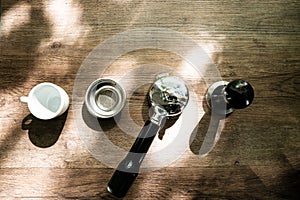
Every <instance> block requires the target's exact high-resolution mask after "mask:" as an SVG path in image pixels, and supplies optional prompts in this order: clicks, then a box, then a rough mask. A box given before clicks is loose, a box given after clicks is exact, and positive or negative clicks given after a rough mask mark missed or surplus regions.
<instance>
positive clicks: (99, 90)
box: [85, 78, 126, 118]
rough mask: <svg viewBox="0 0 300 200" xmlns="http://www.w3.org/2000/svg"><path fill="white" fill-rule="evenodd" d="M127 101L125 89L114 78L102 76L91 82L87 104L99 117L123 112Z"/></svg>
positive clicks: (90, 110) (89, 109)
mask: <svg viewBox="0 0 300 200" xmlns="http://www.w3.org/2000/svg"><path fill="white" fill-rule="evenodd" d="M125 103H126V91H125V89H124V88H123V87H122V86H121V85H120V84H119V83H117V82H116V81H115V80H113V79H109V78H100V79H97V80H95V81H94V82H93V83H91V84H90V86H89V87H88V89H87V91H86V95H85V105H86V107H87V110H88V111H89V113H90V114H92V115H93V116H95V117H98V118H111V117H114V116H116V115H117V114H119V113H120V112H121V110H122V109H123V107H124V106H125Z"/></svg>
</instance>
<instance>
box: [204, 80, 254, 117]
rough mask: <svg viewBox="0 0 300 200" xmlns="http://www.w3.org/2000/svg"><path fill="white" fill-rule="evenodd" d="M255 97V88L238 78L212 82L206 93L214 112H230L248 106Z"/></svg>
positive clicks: (208, 102)
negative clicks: (229, 80)
mask: <svg viewBox="0 0 300 200" xmlns="http://www.w3.org/2000/svg"><path fill="white" fill-rule="evenodd" d="M253 99H254V90H253V87H252V86H251V85H250V83H248V82H246V81H244V80H241V79H237V80H234V81H231V82H226V81H218V82H215V83H214V84H212V85H211V86H210V87H209V88H208V90H207V93H206V101H207V104H208V106H209V107H210V109H211V110H212V112H214V113H218V114H226V115H228V114H230V113H232V112H233V111H234V110H235V109H243V108H246V107H248V106H249V105H250V104H251V103H252V101H253Z"/></svg>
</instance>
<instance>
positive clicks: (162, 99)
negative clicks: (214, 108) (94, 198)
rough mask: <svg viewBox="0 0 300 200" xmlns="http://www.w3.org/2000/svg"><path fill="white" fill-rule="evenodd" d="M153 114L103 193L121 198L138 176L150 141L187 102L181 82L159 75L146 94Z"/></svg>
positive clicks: (165, 75)
mask: <svg viewBox="0 0 300 200" xmlns="http://www.w3.org/2000/svg"><path fill="white" fill-rule="evenodd" d="M149 100H150V103H151V106H152V108H153V111H154V114H153V115H152V116H151V117H150V119H149V120H147V121H146V122H145V124H144V127H143V128H142V130H141V131H140V133H139V135H138V137H137V138H136V140H135V142H134V144H133V145H132V147H131V149H130V151H129V153H128V154H127V156H126V157H125V158H124V159H123V160H122V161H121V162H120V164H119V165H118V167H117V169H116V171H115V172H114V174H113V176H112V177H111V179H110V181H109V183H108V186H107V190H108V191H109V192H110V193H112V194H113V195H114V196H116V197H119V198H120V197H124V196H125V195H126V193H127V191H128V190H129V188H130V187H131V185H132V184H133V182H134V180H135V179H136V177H137V176H138V173H139V169H140V166H141V164H142V161H143V159H144V158H145V156H146V154H147V152H148V149H149V148H150V146H151V144H152V141H153V139H154V138H155V136H156V134H157V133H158V132H159V130H160V129H161V128H162V127H163V126H164V122H165V120H166V119H167V118H168V117H175V116H179V115H180V114H181V113H182V111H183V109H184V108H185V106H186V105H187V103H188V100H189V91H188V88H187V86H186V84H185V82H184V81H183V80H182V79H180V78H179V77H176V76H169V75H168V74H161V75H159V76H158V77H157V80H156V81H155V83H154V84H153V85H152V87H151V88H150V91H149Z"/></svg>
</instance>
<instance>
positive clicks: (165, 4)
mask: <svg viewBox="0 0 300 200" xmlns="http://www.w3.org/2000/svg"><path fill="white" fill-rule="evenodd" d="M299 13H300V2H299V1H297V0H286V1H282V0H269V1H258V0H254V1H246V0H244V1H236V0H232V1H229V0H224V1H215V0H213V1H195V0H187V1H181V0H170V1H158V0H151V1H145V0H104V1H98V0H89V1H83V0H62V1H58V0H44V1H29V0H24V1H18V0H10V1H8V0H3V1H1V27H0V68H1V69H0V130H1V134H0V199H13V198H16V199H114V197H112V196H111V195H109V194H108V193H107V192H106V185H107V183H108V181H109V179H110V177H111V175H112V173H113V169H111V168H109V167H107V166H106V165H105V164H104V163H102V162H101V161H99V160H97V159H96V158H95V157H94V156H93V154H92V153H91V152H90V151H89V149H88V148H87V147H86V145H85V144H84V142H83V141H82V140H81V138H80V136H79V134H78V132H77V130H78V129H77V128H78V127H77V126H76V117H77V116H76V115H75V114H74V113H75V110H74V108H73V106H72V104H73V102H71V107H70V109H69V110H68V112H67V113H66V114H65V115H64V116H62V117H60V118H57V119H55V120H53V121H51V122H43V121H39V120H37V119H34V118H33V119H32V116H31V115H30V113H29V111H28V109H27V107H26V105H24V104H21V103H20V102H19V97H20V96H23V95H27V94H28V93H29V91H30V89H31V88H32V87H33V86H34V85H36V84H37V83H40V82H44V81H49V82H53V83H55V84H58V85H60V86H62V87H63V88H64V89H65V90H66V91H67V92H68V94H69V95H70V97H71V96H72V92H73V87H74V81H75V78H76V75H77V71H78V69H79V68H80V66H81V64H82V62H83V61H84V59H85V58H86V57H87V56H88V54H89V53H90V52H91V51H92V50H93V49H94V48H95V47H96V46H97V45H98V44H101V43H102V42H104V41H105V40H106V39H108V38H111V37H112V36H113V35H115V34H117V33H120V32H122V31H125V30H128V29H134V28H143V27H160V28H170V29H172V30H175V31H178V32H179V33H181V34H183V35H185V36H187V37H190V38H191V39H193V40H194V41H195V42H197V44H199V45H201V47H203V49H205V51H206V52H207V54H208V55H209V56H210V57H211V59H212V60H213V62H214V63H215V65H216V66H217V69H218V70H219V72H220V75H221V77H222V78H223V79H224V80H226V81H231V80H233V79H237V78H241V79H245V80H247V81H249V82H250V83H251V84H252V85H253V87H254V89H255V99H254V102H253V104H252V105H251V106H250V107H249V108H247V109H244V110H237V111H235V112H234V113H233V114H232V115H231V116H230V117H229V118H227V119H226V120H225V127H224V129H223V130H222V134H221V137H220V140H219V141H218V143H217V144H216V146H215V147H214V149H213V151H212V152H210V153H209V154H208V155H207V156H205V157H199V156H198V155H197V151H198V150H199V147H200V146H201V141H203V137H204V136H205V127H207V123H208V122H209V120H210V116H209V114H207V115H206V116H205V117H204V118H202V120H201V121H200V122H199V127H198V128H196V129H195V130H194V132H195V133H196V136H197V137H196V138H195V140H193V141H190V147H187V149H186V151H185V152H184V153H183V155H182V156H181V157H180V158H178V160H176V161H174V162H173V163H170V165H169V166H168V167H165V168H162V169H160V170H157V171H153V172H147V173H142V174H140V175H139V177H138V178H137V180H136V182H135V183H134V185H133V187H132V188H131V189H130V191H129V193H128V195H127V196H126V197H125V199H298V198H299V192H298V188H299V186H300V183H299V180H300V178H299V169H300V136H299V132H300V131H299V119H300V114H299V113H300V101H299V94H300V90H299V84H300V35H299V32H300V23H299V19H300V14H299ZM149 63H159V64H162V65H166V66H173V67H174V69H176V70H177V71H180V70H181V69H182V67H183V66H186V63H184V61H183V59H182V58H181V57H180V56H179V55H176V54H174V53H172V52H166V51H163V50H153V49H146V50H145V49H144V50H137V51H134V52H128V53H127V54H126V55H122V56H121V57H120V58H118V59H117V60H115V62H114V63H113V64H112V65H111V66H109V67H108V68H107V70H106V71H105V73H104V76H113V77H120V76H122V74H123V73H125V72H128V71H129V70H130V69H134V68H135V67H139V66H141V65H145V64H149ZM182 76H186V78H187V80H188V81H190V84H191V86H192V88H193V89H194V90H195V91H196V94H197V96H198V97H199V99H201V98H203V95H204V94H205V90H206V89H207V85H206V84H205V83H204V81H203V79H200V80H198V79H197V80H196V79H195V78H193V77H192V76H190V74H184V73H182ZM136 77H137V81H139V80H144V79H149V77H148V74H147V73H138V74H137V75H136ZM129 81H130V80H129ZM132 81H133V82H134V81H135V80H132ZM148 86H149V85H144V86H141V87H139V88H137V89H136V90H135V92H134V93H133V95H132V96H131V97H130V99H129V106H130V110H129V111H130V116H131V117H132V118H133V119H134V122H135V123H136V124H138V125H139V126H142V124H143V122H144V121H145V119H147V117H148V116H147V104H146V103H145V95H146V93H147V88H148ZM198 103H200V104H201V102H198ZM54 126H55V127H60V128H56V129H53V128H51V127H54ZM115 130H116V129H111V132H114V131H115ZM187 137H190V136H187ZM124 138H126V137H124V135H122V134H121V133H115V134H114V135H113V134H111V135H110V139H111V140H112V141H114V142H115V143H117V144H119V145H122V146H123V147H124V148H125V149H129V147H130V145H131V143H132V142H133V140H134V137H130V138H126V139H124ZM189 139H190V140H191V138H189ZM156 140H158V141H159V139H158V138H156Z"/></svg>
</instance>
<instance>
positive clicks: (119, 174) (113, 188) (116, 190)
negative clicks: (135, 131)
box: [107, 120, 160, 198]
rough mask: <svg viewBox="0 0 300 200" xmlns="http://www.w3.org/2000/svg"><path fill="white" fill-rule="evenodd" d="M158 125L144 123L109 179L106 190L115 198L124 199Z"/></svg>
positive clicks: (148, 122)
mask: <svg viewBox="0 0 300 200" xmlns="http://www.w3.org/2000/svg"><path fill="white" fill-rule="evenodd" d="M159 128H160V127H159V125H158V124H155V123H153V122H151V121H150V120H148V121H146V123H145V125H144V127H143V128H142V130H141V131H140V133H139V135H138V137H137V138H136V140H135V142H134V144H133V145H132V147H131V149H130V151H129V153H128V154H127V156H126V157H125V158H124V159H123V160H122V161H121V162H120V164H119V165H118V167H117V169H116V171H115V172H114V174H113V176H112V177H111V179H110V181H109V183H108V187H107V190H108V191H109V192H110V193H112V194H113V195H114V196H116V197H119V198H121V197H124V196H125V195H126V193H127V191H128V190H129V188H130V187H131V185H132V183H133V182H134V180H135V179H136V177H137V176H138V174H139V169H140V166H141V164H142V161H143V160H144V157H145V156H146V153H147V152H148V149H149V147H150V146H151V144H152V141H153V139H154V138H155V136H156V134H157V132H158V131H159Z"/></svg>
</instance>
